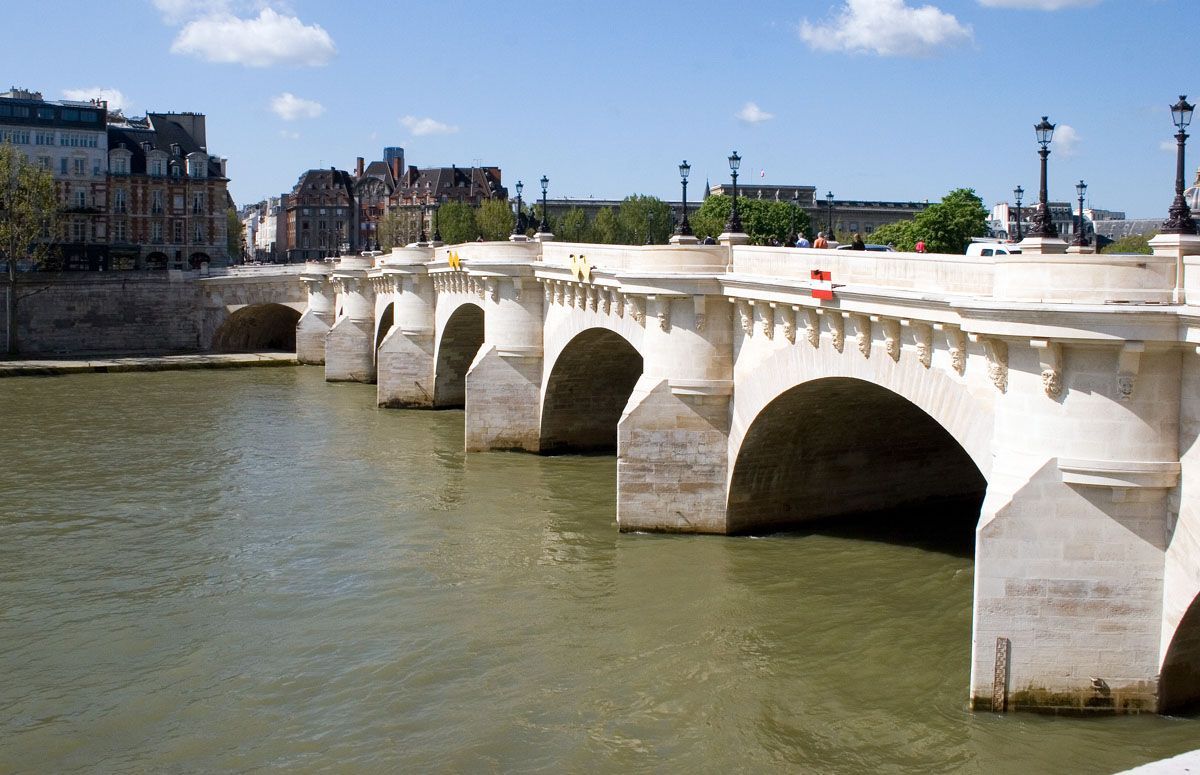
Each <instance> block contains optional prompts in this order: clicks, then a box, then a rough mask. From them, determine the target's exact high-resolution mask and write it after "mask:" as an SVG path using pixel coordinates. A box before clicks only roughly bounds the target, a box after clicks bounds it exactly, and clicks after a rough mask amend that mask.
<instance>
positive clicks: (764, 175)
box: [758, 170, 767, 178]
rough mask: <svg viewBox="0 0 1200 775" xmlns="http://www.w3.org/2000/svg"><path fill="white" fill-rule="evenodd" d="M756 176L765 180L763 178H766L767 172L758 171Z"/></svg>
mask: <svg viewBox="0 0 1200 775" xmlns="http://www.w3.org/2000/svg"><path fill="white" fill-rule="evenodd" d="M758 176H759V177H760V178H765V177H766V176H767V171H766V170H759V171H758Z"/></svg>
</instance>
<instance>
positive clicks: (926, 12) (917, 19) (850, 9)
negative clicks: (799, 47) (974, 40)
mask: <svg viewBox="0 0 1200 775" xmlns="http://www.w3.org/2000/svg"><path fill="white" fill-rule="evenodd" d="M800 38H801V39H802V40H803V41H804V42H805V43H807V44H808V45H809V46H811V47H812V48H814V49H817V50H819V51H848V52H850V53H854V54H877V55H879V56H911V57H919V56H929V55H931V54H934V53H936V51H935V49H937V48H938V47H940V46H948V45H952V44H955V43H959V42H962V41H967V40H970V39H971V27H970V26H969V25H964V24H962V23H960V22H959V21H958V19H956V18H955V17H954V16H953V15H952V14H948V13H946V12H944V11H942V10H940V9H939V8H936V7H935V6H932V5H923V6H920V7H919V8H914V7H910V6H909V5H907V4H905V2H904V0H846V4H845V5H844V6H843V7H842V9H841V10H840V11H838V12H837V13H835V14H834V15H833V16H831V17H830V18H829V20H828V21H826V22H825V23H823V24H812V23H810V22H809V21H808V19H805V20H804V21H803V22H801V23H800Z"/></svg>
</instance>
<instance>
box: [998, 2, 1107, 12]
mask: <svg viewBox="0 0 1200 775" xmlns="http://www.w3.org/2000/svg"><path fill="white" fill-rule="evenodd" d="M1098 2H1100V0H979V4H980V5H982V6H986V7H988V8H1027V9H1032V10H1035V11H1061V10H1062V9H1063V8H1087V7H1088V6H1091V5H1095V4H1096V3H1098Z"/></svg>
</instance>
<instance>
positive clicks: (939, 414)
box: [727, 345, 993, 532]
mask: <svg viewBox="0 0 1200 775" xmlns="http://www.w3.org/2000/svg"><path fill="white" fill-rule="evenodd" d="M737 370H738V372H739V373H738V375H737V390H736V391H735V393H734V409H733V417H732V422H731V428H730V435H729V474H728V477H729V478H728V482H729V485H728V495H727V517H728V528H729V532H746V531H749V530H755V529H760V528H770V527H772V526H784V525H794V524H796V523H798V522H801V521H806V520H808V519H814V518H822V517H828V516H833V515H834V513H844V512H849V511H854V510H872V509H873V508H874V507H875V506H874V504H878V508H886V507H889V506H891V507H895V506H903V505H905V504H916V503H919V502H921V501H927V500H941V499H947V498H966V499H967V500H968V501H970V500H972V499H976V498H978V499H981V498H982V495H983V491H984V490H985V489H986V480H987V477H988V475H989V474H990V470H991V460H992V432H993V408H992V405H991V402H990V400H989V397H990V394H989V393H988V391H987V390H978V391H977V390H974V389H973V388H972V386H971V385H970V384H969V383H968V382H967V381H966V380H965V379H962V378H960V377H958V375H957V374H955V375H953V376H952V375H951V374H949V373H947V372H946V371H944V370H942V369H940V368H938V367H937V366H936V365H935V366H933V367H932V368H925V367H923V366H922V365H920V363H919V362H918V360H917V359H916V358H914V357H909V354H907V353H905V354H902V357H901V358H900V360H899V362H893V361H892V360H891V359H889V358H886V357H884V358H879V357H875V358H871V359H866V358H863V357H861V355H860V354H859V353H858V352H850V351H849V349H848V350H847V351H846V352H844V353H838V352H837V351H836V350H834V349H833V348H830V347H828V346H825V347H823V348H821V349H820V350H818V349H816V348H812V347H807V346H804V345H799V346H791V347H788V348H785V349H780V350H777V351H776V352H774V353H772V354H770V355H768V356H767V357H766V358H764V359H762V360H759V361H756V362H754V363H753V364H742V365H740V366H739V367H738V369H737ZM883 440H886V441H887V443H886V445H885V444H882V443H881V442H882V441H883ZM898 440H904V441H905V442H906V444H907V445H908V448H910V449H911V450H912V451H913V453H914V454H913V456H911V457H910V459H909V460H907V461H906V462H905V461H900V460H898V459H889V458H888V457H887V456H885V455H884V454H882V453H880V452H877V451H876V450H877V449H879V448H881V447H885V446H886V447H887V448H888V449H893V448H896V447H897V446H899V445H898V444H897V441H898ZM922 456H932V457H930V458H929V459H928V460H927V461H925V460H923V459H922ZM806 471H807V472H808V473H805V472H806ZM935 471H937V472H939V473H936V474H935V473H934V472H935ZM809 474H811V476H810V475H809ZM854 491H856V492H857V494H854V497H853V498H849V496H850V495H851V494H853V493H854ZM813 497H815V498H817V499H819V501H820V507H819V508H818V507H817V506H818V504H816V503H813V502H807V501H808V499H810V498H813ZM847 498H849V499H847ZM836 499H842V500H836ZM784 507H786V508H784Z"/></svg>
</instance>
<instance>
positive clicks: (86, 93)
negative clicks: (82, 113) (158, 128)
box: [63, 86, 133, 110]
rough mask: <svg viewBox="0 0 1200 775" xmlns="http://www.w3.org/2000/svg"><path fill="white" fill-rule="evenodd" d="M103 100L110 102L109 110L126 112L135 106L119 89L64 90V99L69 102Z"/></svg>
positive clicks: (99, 87)
mask: <svg viewBox="0 0 1200 775" xmlns="http://www.w3.org/2000/svg"><path fill="white" fill-rule="evenodd" d="M97 98H99V99H102V100H107V101H108V109H109V110H125V109H126V108H129V107H131V106H132V105H133V103H132V102H130V101H129V98H128V97H126V96H125V95H124V94H122V93H121V92H120V90H118V89H110V88H108V87H107V86H89V87H87V88H84V89H63V99H68V100H92V99H97Z"/></svg>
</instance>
